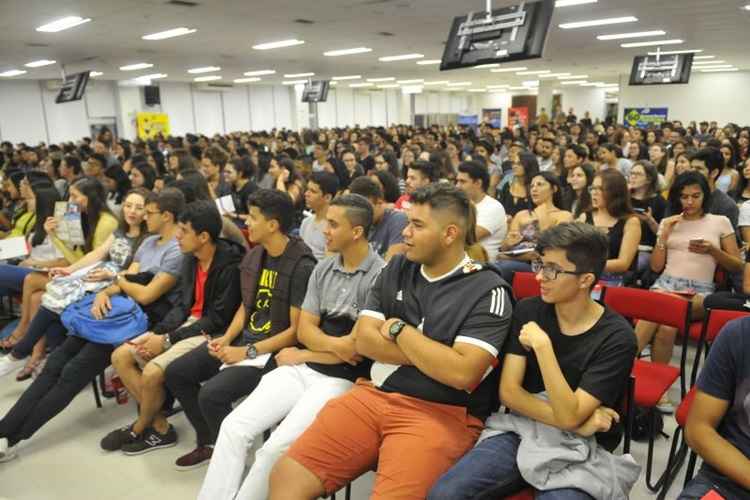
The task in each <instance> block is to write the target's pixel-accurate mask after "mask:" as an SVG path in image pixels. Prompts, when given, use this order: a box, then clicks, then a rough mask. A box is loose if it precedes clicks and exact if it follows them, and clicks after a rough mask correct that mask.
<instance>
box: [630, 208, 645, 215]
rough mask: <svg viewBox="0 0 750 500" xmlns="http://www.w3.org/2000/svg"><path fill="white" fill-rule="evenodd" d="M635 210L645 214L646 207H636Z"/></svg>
mask: <svg viewBox="0 0 750 500" xmlns="http://www.w3.org/2000/svg"><path fill="white" fill-rule="evenodd" d="M633 212H638V213H639V214H645V213H646V209H645V208H634V209H633Z"/></svg>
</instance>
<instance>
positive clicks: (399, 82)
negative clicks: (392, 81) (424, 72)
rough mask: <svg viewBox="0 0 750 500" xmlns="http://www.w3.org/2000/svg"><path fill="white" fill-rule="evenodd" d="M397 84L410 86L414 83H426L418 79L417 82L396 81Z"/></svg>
mask: <svg viewBox="0 0 750 500" xmlns="http://www.w3.org/2000/svg"><path fill="white" fill-rule="evenodd" d="M396 83H398V84H401V85H409V84H414V83H424V80H422V79H417V80H398V81H396Z"/></svg>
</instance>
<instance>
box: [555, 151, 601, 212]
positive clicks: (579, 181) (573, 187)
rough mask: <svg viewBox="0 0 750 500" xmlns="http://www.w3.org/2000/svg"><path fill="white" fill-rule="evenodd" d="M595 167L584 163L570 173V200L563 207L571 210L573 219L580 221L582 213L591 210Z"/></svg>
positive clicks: (568, 193)
mask: <svg viewBox="0 0 750 500" xmlns="http://www.w3.org/2000/svg"><path fill="white" fill-rule="evenodd" d="M594 174H595V172H594V167H592V166H591V164H590V163H584V164H582V165H578V166H577V167H574V168H573V169H572V170H569V171H568V179H567V180H568V187H569V189H568V192H567V195H568V197H569V198H568V200H566V201H565V202H564V203H563V205H564V206H565V207H568V208H569V209H570V212H572V213H573V218H575V219H578V218H579V217H580V216H581V214H582V213H584V212H588V211H589V210H591V193H590V192H589V187H591V183H592V182H593V181H594Z"/></svg>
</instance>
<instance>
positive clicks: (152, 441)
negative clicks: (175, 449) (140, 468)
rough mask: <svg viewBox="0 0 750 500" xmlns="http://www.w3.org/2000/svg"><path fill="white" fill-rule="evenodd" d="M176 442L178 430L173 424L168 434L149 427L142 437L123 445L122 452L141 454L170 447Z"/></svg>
mask: <svg viewBox="0 0 750 500" xmlns="http://www.w3.org/2000/svg"><path fill="white" fill-rule="evenodd" d="M176 444H177V431H175V430H174V427H173V426H171V425H170V426H169V429H168V430H167V432H166V434H160V433H159V432H158V431H157V430H156V429H153V428H151V427H149V428H148V429H146V431H145V432H144V433H143V435H142V436H141V437H140V439H138V440H137V441H135V442H132V443H128V444H126V445H123V447H122V452H123V453H124V454H126V455H140V454H142V453H148V452H149V451H152V450H158V449H160V448H170V447H172V446H174V445H176Z"/></svg>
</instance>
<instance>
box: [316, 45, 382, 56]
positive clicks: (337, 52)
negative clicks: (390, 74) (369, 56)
mask: <svg viewBox="0 0 750 500" xmlns="http://www.w3.org/2000/svg"><path fill="white" fill-rule="evenodd" d="M365 52H372V49H370V48H367V47H356V48H354V49H340V50H329V51H328V52H323V55H324V56H326V57H338V56H350V55H352V54H364V53H365Z"/></svg>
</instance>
